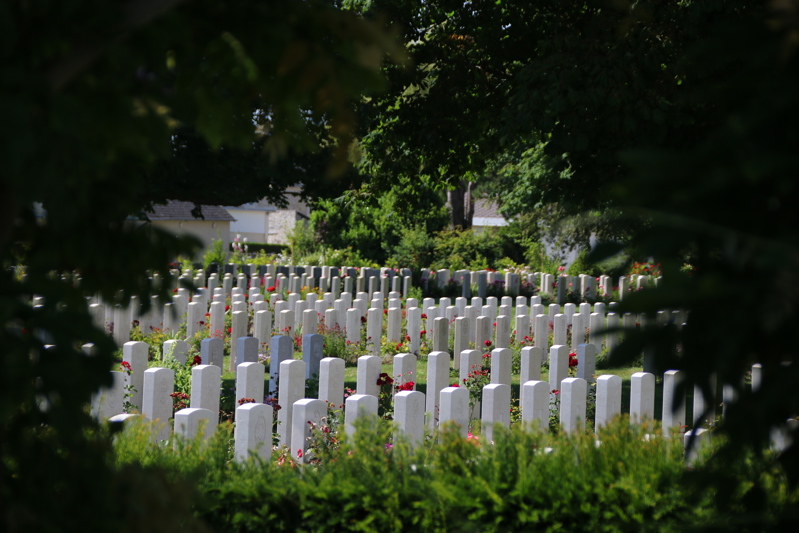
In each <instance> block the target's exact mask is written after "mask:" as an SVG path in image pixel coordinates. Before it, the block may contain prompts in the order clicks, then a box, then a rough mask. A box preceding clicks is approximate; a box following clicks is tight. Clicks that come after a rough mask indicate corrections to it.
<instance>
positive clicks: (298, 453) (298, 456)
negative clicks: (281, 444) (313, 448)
mask: <svg viewBox="0 0 799 533" xmlns="http://www.w3.org/2000/svg"><path fill="white" fill-rule="evenodd" d="M297 458H302V450H297Z"/></svg>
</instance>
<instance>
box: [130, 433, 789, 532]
mask: <svg viewBox="0 0 799 533" xmlns="http://www.w3.org/2000/svg"><path fill="white" fill-rule="evenodd" d="M143 427H145V426H139V425H132V426H131V428H130V429H128V430H126V431H125V432H124V433H123V434H122V435H120V436H118V437H117V438H116V443H115V448H116V454H117V458H118V459H117V462H118V465H119V467H120V468H128V467H129V466H130V465H131V464H132V463H138V464H140V465H142V466H144V467H146V468H149V469H158V470H159V471H163V472H166V473H167V475H168V477H169V478H170V479H173V480H175V481H178V480H181V479H187V480H190V481H191V482H192V483H194V486H195V487H196V490H197V492H196V493H195V496H194V497H195V499H196V501H195V505H194V512H195V515H196V517H197V518H200V519H202V520H203V521H204V522H205V523H206V524H207V525H209V526H211V527H212V528H214V529H215V530H217V531H242V532H243V531H334V530H341V531H375V532H378V531H379V532H391V531H407V530H408V529H414V530H419V531H528V530H529V531H532V530H535V531H641V530H657V531H669V530H682V529H685V528H692V527H701V526H703V525H710V524H724V525H725V527H726V529H725V530H730V528H734V526H735V525H736V519H737V520H739V521H740V520H742V519H744V518H745V519H746V520H748V521H749V522H748V523H749V524H750V525H751V524H752V523H754V524H758V523H760V524H761V525H762V524H764V523H768V522H769V521H773V520H774V519H775V518H774V517H778V516H782V515H784V514H785V513H789V512H790V510H791V509H792V508H794V507H795V506H796V504H797V503H799V497H797V492H796V491H795V490H788V488H787V484H786V482H785V479H784V477H783V476H782V474H781V473H780V472H779V471H776V470H774V468H773V467H768V468H767V467H764V466H763V465H764V460H763V459H760V460H755V459H753V460H752V461H753V462H751V464H741V465H725V466H724V471H725V475H729V476H731V481H730V486H731V488H732V489H733V495H732V500H725V502H726V503H725V506H723V507H722V506H718V507H717V506H716V504H715V503H714V502H715V501H716V500H715V499H714V497H713V496H714V495H713V494H712V493H710V492H708V491H703V490H701V489H694V488H693V487H694V485H691V484H690V483H689V481H690V480H691V479H692V476H693V475H694V472H690V471H686V469H685V465H684V460H683V449H682V443H681V440H680V439H675V438H672V439H666V438H663V437H661V436H660V435H659V431H658V430H656V429H654V428H652V427H639V426H636V425H631V424H630V422H629V419H627V418H623V417H622V418H619V419H618V420H616V421H615V422H614V423H611V424H610V425H608V426H607V427H606V428H604V429H603V430H602V431H601V432H600V433H599V435H598V437H597V436H594V435H593V433H591V432H586V433H583V432H578V433H576V434H573V435H567V434H563V433H561V434H560V435H544V434H539V433H527V432H523V431H521V430H520V427H519V426H518V425H515V426H514V427H513V428H512V429H511V430H509V431H508V430H503V428H497V431H496V432H495V439H494V443H493V444H491V443H487V442H483V441H482V437H479V436H477V437H476V438H470V439H464V438H462V437H460V436H458V435H457V434H456V433H455V432H452V431H448V430H444V431H443V432H442V433H441V434H440V435H438V436H437V438H435V439H433V440H430V441H428V443H427V444H426V445H423V446H420V447H418V448H417V449H416V450H411V449H410V448H409V447H408V446H407V445H406V444H405V443H404V441H402V440H399V441H398V440H395V439H394V438H393V437H392V434H393V428H392V427H391V426H390V424H388V423H386V421H382V422H378V421H377V420H372V421H369V420H366V421H364V422H363V423H362V424H361V426H360V427H359V430H358V432H357V433H356V435H355V437H354V438H353V439H348V438H343V439H342V440H341V441H337V442H336V443H335V445H334V446H323V447H320V449H319V454H318V455H314V454H313V452H310V453H309V454H308V455H307V456H306V459H309V460H310V461H312V463H314V464H310V465H306V466H302V467H299V466H296V465H294V464H293V461H292V460H291V458H290V457H288V456H287V455H286V454H285V453H284V452H280V451H275V452H274V453H273V457H272V459H271V460H270V461H268V462H266V463H264V462H261V461H259V460H256V459H251V460H250V461H249V462H247V463H244V464H241V465H240V464H237V463H235V462H232V461H231V454H230V445H229V438H230V426H229V425H222V426H221V428H220V429H219V430H218V431H217V434H216V436H215V437H214V439H212V440H211V441H210V442H209V443H201V442H199V441H194V442H185V443H180V445H179V446H178V448H177V450H173V448H172V446H167V447H163V446H157V445H154V444H151V443H150V441H149V438H148V437H147V434H146V432H145V431H144V430H143V429H142V428H143ZM645 434H649V435H650V437H649V438H646V439H645V438H644V435H645ZM324 438H325V439H327V442H328V444H329V443H330V442H331V441H330V439H329V436H326V437H324ZM597 440H599V441H600V442H601V445H597ZM313 442H316V443H319V442H320V441H319V440H314V441H313ZM433 442H435V444H433ZM698 470H699V469H698ZM698 470H697V471H698ZM754 488H757V490H762V491H764V494H763V496H764V497H765V500H764V501H763V502H761V503H763V506H762V507H761V508H759V511H758V514H751V511H752V506H751V505H750V502H749V500H750V499H751V492H752V490H754ZM764 502H765V503H764ZM727 505H729V507H727ZM731 511H732V512H733V513H734V514H730V513H731ZM758 521H761V522H762V523H761V522H758ZM739 527H741V529H742V530H744V529H746V528H745V527H743V526H739Z"/></svg>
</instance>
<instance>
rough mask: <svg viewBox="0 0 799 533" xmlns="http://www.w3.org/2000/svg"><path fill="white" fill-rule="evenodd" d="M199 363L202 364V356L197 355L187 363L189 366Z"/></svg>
mask: <svg viewBox="0 0 799 533" xmlns="http://www.w3.org/2000/svg"><path fill="white" fill-rule="evenodd" d="M201 364H203V360H202V358H201V357H200V356H199V355H195V356H194V359H192V360H191V365H189V366H195V365H201Z"/></svg>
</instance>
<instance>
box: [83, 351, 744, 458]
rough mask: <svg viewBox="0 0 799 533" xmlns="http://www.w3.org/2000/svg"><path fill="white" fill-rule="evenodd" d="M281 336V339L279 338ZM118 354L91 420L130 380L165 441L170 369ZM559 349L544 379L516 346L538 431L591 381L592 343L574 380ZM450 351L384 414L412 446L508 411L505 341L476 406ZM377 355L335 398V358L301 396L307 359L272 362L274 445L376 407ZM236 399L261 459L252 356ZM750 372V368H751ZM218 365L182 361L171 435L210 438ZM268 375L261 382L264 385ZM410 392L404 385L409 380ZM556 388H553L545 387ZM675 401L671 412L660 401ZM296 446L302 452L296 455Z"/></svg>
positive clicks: (402, 362) (650, 378)
mask: <svg viewBox="0 0 799 533" xmlns="http://www.w3.org/2000/svg"><path fill="white" fill-rule="evenodd" d="M284 338H285V337H284ZM124 353H125V361H127V362H128V363H129V364H130V365H131V367H132V372H131V373H130V375H129V376H127V375H125V374H124V373H122V372H114V373H113V374H114V380H113V381H114V385H113V386H112V388H111V389H108V390H104V391H102V392H101V393H100V394H98V395H97V396H96V397H95V400H94V402H93V409H94V412H95V414H96V415H97V416H99V417H101V418H112V419H115V420H119V419H124V418H127V417H128V416H129V415H121V416H120V414H121V412H122V403H123V401H124V395H125V392H126V387H128V386H131V387H133V388H134V389H135V390H136V391H137V392H138V391H141V393H140V394H134V395H133V396H132V397H131V398H130V401H131V403H132V404H133V405H134V406H135V407H136V408H137V409H138V410H139V411H140V413H141V416H143V417H144V418H146V419H148V420H153V421H155V420H158V421H161V422H160V425H159V426H158V427H157V428H156V431H155V433H154V439H157V440H166V439H168V438H169V437H170V431H171V430H170V426H169V424H168V422H167V421H168V420H169V419H170V418H172V416H173V408H172V406H173V401H172V398H171V397H170V394H171V393H172V392H173V391H174V371H172V370H171V369H167V368H150V369H146V365H147V362H146V361H147V359H146V357H147V346H146V344H145V343H137V342H130V343H127V344H126V345H125V347H124ZM568 354H569V352H568V347H566V346H553V347H552V348H551V349H550V354H549V366H550V379H549V381H548V382H545V381H541V379H540V377H541V359H542V357H543V351H542V350H541V349H540V348H538V347H527V348H524V349H523V350H522V373H521V376H520V383H522V386H521V389H520V392H521V399H520V402H519V406H520V408H521V413H522V421H523V422H524V423H526V424H531V425H537V426H538V427H540V428H542V429H546V428H547V427H548V424H549V416H550V407H551V403H552V397H553V394H557V395H558V397H559V399H560V412H559V416H560V422H561V424H562V426H563V428H564V429H565V430H566V431H574V430H575V429H577V428H578V427H580V425H581V424H583V423H584V421H585V416H586V408H587V392H588V385H589V383H591V382H592V381H593V367H592V360H591V357H592V355H595V349H594V348H593V346H591V345H589V344H584V345H582V346H580V347H579V350H578V358H579V365H578V372H577V377H574V378H572V377H568V376H569V367H568V359H569V355H568ZM460 359H461V371H460V380H459V383H458V385H463V380H464V379H466V378H467V377H468V373H469V371H470V369H474V368H479V367H480V366H481V365H482V354H481V352H478V351H477V350H465V351H464V352H463V353H461V357H460ZM449 362H450V357H449V354H448V353H446V352H432V353H431V354H430V356H429V357H428V361H427V389H426V395H425V394H422V393H421V392H418V391H415V390H403V391H400V392H397V393H396V394H395V396H394V420H395V422H396V423H397V425H398V431H399V432H401V433H402V434H404V435H406V436H407V438H409V439H410V440H411V443H412V444H416V443H418V442H420V441H421V439H422V438H423V436H424V432H425V427H427V428H429V429H433V428H434V427H435V426H437V425H439V424H441V423H444V422H448V421H454V422H456V423H457V424H458V425H459V427H460V431H461V432H462V433H464V434H465V432H466V431H467V429H468V425H469V421H470V420H473V419H476V418H480V419H481V420H482V423H483V424H482V425H483V431H484V436H485V437H486V438H487V439H488V440H491V439H492V436H493V429H492V427H493V426H494V425H495V424H501V425H505V426H507V425H508V424H509V421H510V418H509V416H510V415H509V413H510V407H511V396H510V390H511V389H510V385H511V378H512V373H511V366H512V361H511V354H510V350H508V349H506V348H497V349H494V350H492V353H491V383H490V384H489V385H487V386H486V387H485V388H484V389H483V400H482V408H481V406H480V405H479V404H477V405H474V406H470V401H469V400H470V398H469V392H468V390H467V389H466V388H465V387H464V386H452V385H451V384H450V383H449V381H450V365H449ZM416 364H417V358H416V356H414V355H412V354H400V355H398V356H396V357H395V358H394V376H395V377H396V382H395V384H394V385H395V386H397V387H399V386H400V385H402V384H404V383H407V382H411V381H413V376H414V375H415V374H416ZM381 368H382V366H381V360H380V358H379V357H376V356H369V355H367V356H362V357H360V358H359V359H358V369H357V376H358V377H357V394H354V395H352V396H349V397H347V398H346V401H345V395H344V361H343V360H341V359H338V358H323V359H320V360H319V373H318V378H319V380H318V383H319V388H318V392H317V397H316V398H306V397H305V396H306V379H307V378H308V377H309V374H308V364H307V362H306V361H304V360H294V359H286V360H284V361H282V362H280V363H279V371H278V376H279V382H280V387H279V390H278V391H277V394H278V395H277V400H278V405H279V406H281V407H282V408H281V409H280V410H279V411H278V413H277V419H278V422H279V423H278V425H277V439H278V443H279V445H281V446H289V448H290V450H291V452H292V454H293V455H294V456H295V457H297V459H298V460H301V459H302V456H303V454H304V451H305V446H306V444H305V443H306V442H307V437H308V428H309V427H310V426H309V424H308V422H313V423H315V424H316V423H319V422H320V420H321V417H323V416H327V411H328V406H331V408H334V409H335V408H338V409H341V408H343V409H344V412H345V430H346V431H347V432H348V433H351V432H352V431H353V429H354V427H355V425H354V424H355V420H356V419H357V418H358V417H359V416H362V415H364V414H376V413H377V398H378V396H379V394H380V387H379V386H378V385H377V382H378V379H379V377H380V373H381ZM236 370H237V375H236V401H237V405H238V404H239V401H246V402H253V401H254V402H253V403H245V404H244V405H239V406H238V407H237V409H236V433H235V438H236V441H237V444H236V450H237V451H236V454H237V457H238V458H239V459H244V458H246V457H247V456H248V454H249V451H251V450H252V451H255V452H257V453H258V454H260V455H261V456H262V457H268V454H269V453H271V442H272V419H273V418H272V417H273V412H272V407H271V406H270V405H267V404H265V403H264V402H263V400H264V392H265V391H264V378H265V375H264V374H265V367H264V366H263V365H262V364H260V363H256V362H243V363H240V364H238V365H237V368H236ZM756 370H757V369H756ZM221 375H222V370H221V368H220V367H219V366H217V365H215V364H211V365H198V366H195V367H193V368H192V388H191V400H190V402H191V403H190V408H189V409H184V410H181V411H178V412H177V413H175V415H174V418H175V421H174V427H175V428H176V429H175V431H176V433H177V434H178V435H182V436H184V437H193V436H194V435H196V431H197V428H198V427H199V426H198V424H200V423H201V422H200V421H201V420H205V421H206V422H205V424H206V429H205V431H206V433H205V435H210V434H211V433H212V432H213V429H214V427H215V426H216V424H217V423H218V420H219V402H220V392H221ZM681 379H682V374H681V373H680V372H678V371H669V372H666V374H665V375H664V381H663V387H664V392H663V413H662V421H663V426H664V428H678V429H679V428H681V427H683V426H685V425H686V424H685V422H686V413H685V406H684V399H682V400H681V401H680V402H675V394H676V390H677V385H678V383H679V382H680V380H681ZM274 381H275V380H270V386H272V385H273V384H274ZM621 383H622V382H621V378H619V377H618V376H611V375H608V376H600V377H599V378H597V380H596V422H595V424H596V429H599V428H600V427H602V426H603V425H604V424H605V423H607V421H608V420H609V419H610V418H612V417H613V416H615V415H616V414H619V413H620V410H621V391H622V385H621ZM753 383H754V384H757V383H759V373H756V374H755V377H754V380H753ZM410 388H411V389H415V385H414V386H410ZM555 390H557V391H558V392H557V393H554V392H553V391H555ZM654 400H655V377H654V375H653V374H650V373H644V372H639V373H636V374H633V376H632V378H631V398H630V416H631V418H632V419H633V421H642V420H644V419H646V418H652V417H654V414H655V413H654V407H655V403H654ZM673 405H679V406H681V407H678V408H677V409H675V410H672V409H671V408H670V407H671V406H673ZM704 408H705V404H704V402H703V401H702V399H701V395H700V394H699V392H698V391H696V394H695V399H694V409H693V411H694V413H693V418H694V420H697V419H698V418H699V416H701V414H702V413H703V411H704ZM298 450H299V451H300V452H302V453H298Z"/></svg>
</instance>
